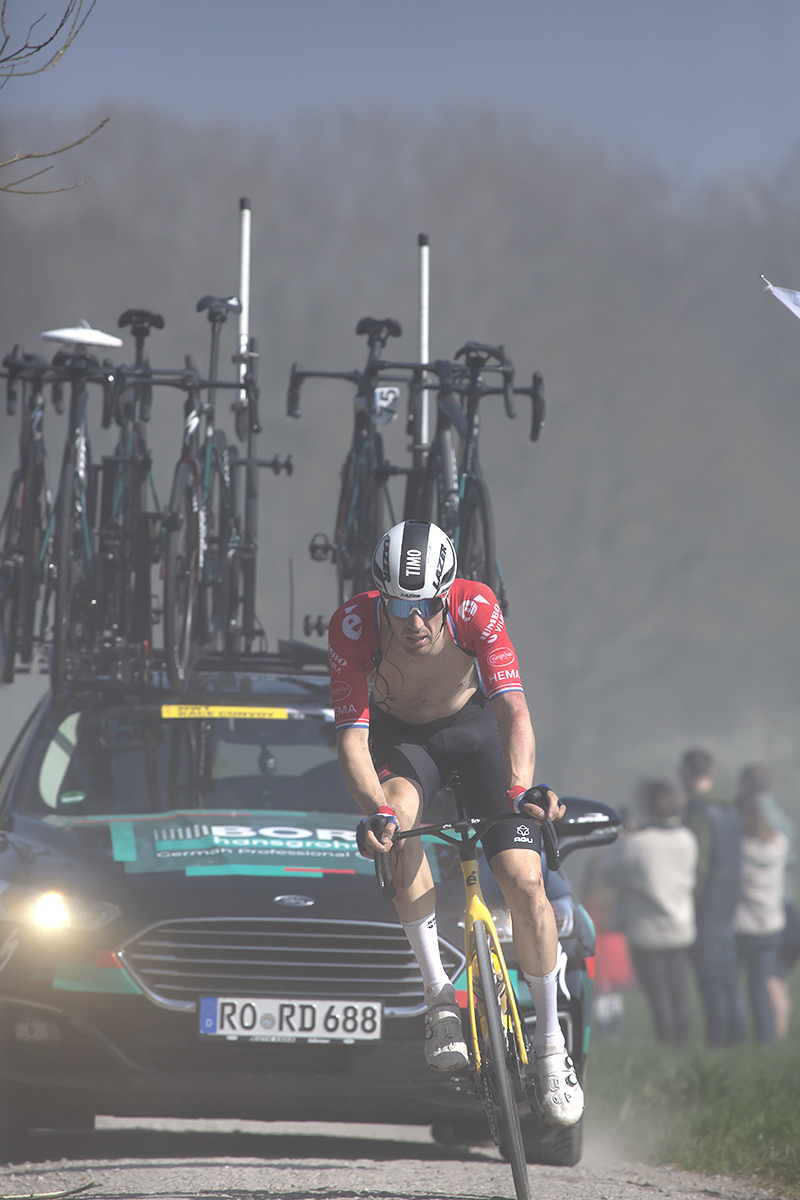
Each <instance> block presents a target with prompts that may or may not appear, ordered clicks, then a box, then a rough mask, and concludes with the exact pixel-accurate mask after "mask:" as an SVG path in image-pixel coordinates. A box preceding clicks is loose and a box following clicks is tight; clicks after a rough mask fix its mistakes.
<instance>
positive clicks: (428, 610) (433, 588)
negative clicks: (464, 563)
mask: <svg viewBox="0 0 800 1200" xmlns="http://www.w3.org/2000/svg"><path fill="white" fill-rule="evenodd" d="M455 575H456V552H455V547H454V546H453V543H452V542H451V541H450V538H449V537H448V536H447V534H446V533H445V532H444V530H443V529H440V528H439V526H438V525H433V524H432V523H431V522H429V521H401V522H400V524H399V525H395V526H393V527H392V528H391V529H390V530H389V532H388V533H385V534H384V535H383V537H382V538H381V540H380V541H379V542H378V544H377V546H376V547H375V553H374V555H373V557H372V577H373V579H374V580H375V586H376V588H377V589H378V591H379V592H380V594H381V596H382V598H383V600H384V602H385V603H386V605H387V607H388V609H389V611H390V612H391V613H393V614H394V615H395V616H398V617H407V616H410V614H411V613H412V612H413V610H414V609H417V610H418V611H419V613H420V615H421V616H422V617H427V616H430V615H431V614H433V613H435V612H440V611H441V609H442V608H443V607H444V599H445V597H446V596H447V593H448V592H449V591H450V587H451V585H452V582H453V580H454V579H455Z"/></svg>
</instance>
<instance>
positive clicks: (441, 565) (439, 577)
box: [433, 542, 447, 591]
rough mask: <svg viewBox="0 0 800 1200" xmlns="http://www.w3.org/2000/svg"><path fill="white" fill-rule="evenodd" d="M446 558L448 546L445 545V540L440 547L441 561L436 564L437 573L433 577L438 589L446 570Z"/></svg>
mask: <svg viewBox="0 0 800 1200" xmlns="http://www.w3.org/2000/svg"><path fill="white" fill-rule="evenodd" d="M446 558H447V547H446V546H445V544H444V542H442V544H441V546H440V547H439V561H438V562H437V564H436V573H435V575H434V578H433V586H434V587H435V588H436V590H437V591H438V590H439V584H440V583H441V582H442V572H443V571H444V563H445V559H446Z"/></svg>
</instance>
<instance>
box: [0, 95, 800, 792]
mask: <svg viewBox="0 0 800 1200" xmlns="http://www.w3.org/2000/svg"><path fill="white" fill-rule="evenodd" d="M102 115H105V110H104V113H103V114H102ZM87 119H88V120H90V121H91V119H92V114H88V118H87ZM60 135H61V137H60V142H59V143H58V144H61V143H66V142H67V141H69V140H70V131H69V130H68V129H66V128H64V129H63V131H62V130H60V129H59V128H58V123H57V122H53V121H52V120H48V122H47V137H48V139H49V140H53V138H55V139H56V140H58V139H59V136H60ZM37 136H38V137H39V139H41V136H42V125H41V123H37V122H36V121H35V120H32V119H31V120H29V121H27V122H21V121H18V122H16V123H15V124H13V125H10V124H9V123H8V122H6V124H5V125H0V157H2V158H7V157H10V156H11V155H12V154H13V153H14V148H15V147H16V146H17V145H19V144H21V145H30V144H33V143H34V141H35V140H36V138H37ZM54 144H56V143H55V142H54ZM66 158H67V159H68V160H69V161H68V164H65V166H64V168H61V167H60V165H59V167H57V168H56V170H54V172H53V173H52V175H51V177H50V178H53V177H55V176H56V175H57V172H58V170H59V169H66V167H67V166H68V168H69V172H70V174H71V176H72V177H73V178H74V176H75V173H76V172H78V173H79V177H81V178H82V177H83V176H88V177H89V182H88V183H87V184H86V185H84V187H82V188H80V189H78V190H77V191H76V192H70V193H65V194H59V195H53V196H41V197H26V198H22V197H10V196H5V197H2V203H1V204H0V245H2V271H1V272H0V348H2V351H3V353H6V352H7V351H8V350H9V349H10V348H11V346H12V345H13V344H14V343H15V342H20V343H22V344H23V346H24V347H25V349H28V350H40V351H44V350H45V349H46V348H45V347H44V345H43V344H41V343H39V341H38V334H39V332H40V331H41V330H43V329H48V328H53V327H54V326H60V325H66V324H72V323H75V322H77V321H78V320H79V319H80V318H81V317H85V318H86V319H87V320H88V321H89V322H90V323H91V324H93V325H97V326H99V327H100V328H103V329H105V330H106V331H108V332H112V331H114V329H115V327H116V318H117V316H118V314H119V313H121V312H122V310H123V309H125V308H128V307H132V306H144V307H150V308H155V309H157V310H158V311H160V312H161V313H163V315H164V317H165V319H166V328H165V330H164V332H163V333H161V334H154V335H153V337H152V338H151V344H150V347H149V349H150V354H151V359H152V361H153V363H154V364H158V365H161V366H177V365H180V363H181V362H182V360H183V356H184V354H186V353H192V354H194V355H195V356H196V357H197V359H198V361H199V362H200V363H201V364H203V363H205V361H206V355H207V326H206V325H205V322H204V321H203V319H202V318H201V317H200V316H198V315H197V314H196V313H195V311H194V306H195V302H196V300H197V299H198V298H199V297H200V296H201V295H203V294H205V293H208V292H212V293H215V294H219V295H227V294H231V293H233V292H235V291H236V288H237V283H238V263H237V255H238V200H239V197H240V196H249V197H250V198H251V200H252V205H253V294H252V319H251V328H252V332H253V334H255V335H257V336H258V337H259V340H260V347H261V384H262V417H263V424H264V430H265V432H264V435H263V437H262V439H261V442H260V450H261V451H263V454H264V456H271V455H272V454H273V453H275V452H276V451H278V452H280V453H281V454H285V453H287V452H292V453H293V454H294V456H295V460H296V471H295V474H294V476H293V477H292V478H291V479H287V478H285V477H281V478H280V479H274V478H273V476H272V475H271V474H265V475H264V476H263V477H262V488H261V518H260V521H261V528H260V543H261V548H260V585H261V604H260V611H261V615H262V619H263V621H264V623H265V625H266V627H267V631H268V634H269V636H270V641H271V644H272V645H273V646H274V645H275V641H276V639H277V637H285V636H287V635H288V633H289V632H290V622H291V617H290V612H289V583H288V578H289V571H288V560H289V558H290V557H292V559H293V562H294V575H295V592H296V603H295V611H294V633H295V636H298V634H301V629H302V616H303V614H304V613H310V614H312V615H314V616H316V614H317V613H324V614H325V615H326V616H327V615H328V614H329V612H330V610H331V609H332V608H333V607H334V605H335V580H334V572H333V568H332V567H330V566H329V565H324V564H323V565H318V564H313V563H311V562H310V560H309V558H308V554H307V550H306V546H307V543H308V541H309V539H310V537H311V535H312V534H313V533H314V532H316V531H317V530H322V531H324V532H327V533H329V534H330V533H331V532H332V528H331V525H332V510H333V507H334V504H335V500H336V496H337V490H338V472H339V467H340V464H341V460H342V458H343V457H344V453H345V450H346V447H347V444H348V441H349V428H350V414H351V408H350V395H349V392H348V390H347V388H346V387H339V386H337V385H333V384H326V385H323V384H320V385H318V386H317V388H316V390H312V388H311V387H310V386H309V388H308V391H307V393H304V397H303V406H304V411H303V416H302V419H301V420H300V421H298V422H292V421H290V420H289V419H288V418H287V417H286V416H285V404H284V396H285V387H286V380H287V377H288V373H289V367H290V364H291V363H292V361H293V360H295V359H296V360H299V361H300V362H301V363H302V364H303V365H306V366H326V367H333V368H343V369H348V368H351V367H353V366H355V365H360V364H361V363H362V361H363V357H364V351H363V347H362V345H361V344H360V343H359V342H358V341H357V340H356V339H355V337H354V334H353V330H354V328H355V325H356V322H357V320H358V318H359V317H362V316H364V315H367V314H370V315H374V316H387V315H388V316H393V317H397V318H398V319H399V320H400V321H401V322H402V324H403V327H404V330H405V336H404V338H403V339H402V341H401V342H400V343H398V344H397V349H398V352H399V353H402V354H403V355H404V356H407V357H414V356H415V353H416V339H417V332H416V235H417V233H419V232H421V231H424V232H426V233H428V234H429V235H430V238H431V248H432V336H431V344H432V353H433V356H434V357H444V356H448V355H451V354H452V353H453V352H454V351H455V350H456V348H457V347H458V346H459V345H460V344H461V343H462V342H463V341H465V340H467V339H476V340H480V341H489V342H491V341H501V342H504V343H505V344H506V346H507V348H508V349H509V351H510V353H511V356H512V358H513V360H514V362H515V363H516V365H517V369H518V373H519V377H520V381H521V382H529V376H530V372H531V371H532V370H533V369H536V370H541V371H542V372H543V373H544V377H545V386H546V393H547V402H548V416H547V425H546V428H545V431H544V434H543V437H542V440H541V442H540V443H539V444H538V445H536V446H533V445H531V443H530V442H529V441H528V440H527V435H528V421H529V413H528V411H527V409H523V407H522V405H520V413H519V416H518V418H517V421H516V422H515V423H512V422H509V421H507V420H506V418H505V416H504V414H503V412H502V406H501V404H499V403H497V404H495V403H493V402H492V401H487V402H486V405H485V411H484V418H483V434H484V447H483V457H484V466H485V469H486V472H487V476H488V479H489V482H490V485H491V489H492V496H493V500H494V508H495V518H496V523H497V526H498V544H499V555H500V562H501V566H502V568H503V572H504V574H505V576H506V580H507V584H508V589H509V596H510V600H511V610H510V615H509V626H510V629H511V633H512V636H513V638H514V641H515V643H516V645H517V648H518V650H519V653H520V656H521V659H522V663H523V670H524V677H525V681H526V685H527V691H528V695H529V702H530V706H531V710H532V713H533V717H534V725H535V728H536V731H537V736H538V740H539V764H540V765H539V771H538V774H539V777H540V778H546V779H547V780H549V781H551V782H552V783H553V785H554V786H556V787H557V788H559V789H560V790H562V791H564V792H565V793H566V792H571V793H573V794H576V793H577V794H581V793H582V794H587V795H593V796H596V797H598V798H603V799H606V800H609V801H612V802H618V803H624V802H627V800H628V798H629V795H630V792H631V788H632V786H633V783H634V781H635V779H636V777H637V775H638V774H640V773H642V772H647V773H653V772H656V773H670V772H671V771H672V770H673V768H674V765H675V762H676V759H677V756H678V753H679V752H680V751H681V750H682V749H684V748H685V746H686V745H688V744H697V743H699V744H704V745H708V746H709V747H710V748H711V749H712V750H713V751H714V752H715V754H716V755H717V757H718V759H719V762H720V775H721V780H722V781H723V782H726V781H732V779H733V776H734V773H735V772H736V771H737V770H738V768H739V766H740V765H741V764H742V763H743V762H745V761H749V760H752V759H754V758H763V759H765V760H766V761H768V762H770V764H771V765H772V766H773V767H774V768H775V770H776V773H777V776H778V780H779V783H780V786H781V791H782V795H783V798H784V799H785V800H786V801H787V802H789V803H790V804H791V803H793V802H794V797H795V794H796V793H797V792H798V791H800V787H799V786H798V785H800V750H799V749H798V746H797V737H796V728H797V725H798V718H800V685H799V682H798V681H799V680H800V671H799V668H800V646H798V639H797V636H796V626H797V614H798V608H800V578H799V575H800V567H799V565H798V564H800V553H799V551H800V544H799V543H800V522H798V500H799V498H800V472H798V467H797V459H798V455H797V445H798V440H800V323H798V322H797V321H796V320H795V319H794V318H793V317H792V316H791V314H789V313H788V312H787V311H786V310H784V309H783V308H781V306H780V305H779V304H778V303H777V301H775V300H774V298H772V297H770V296H767V295H764V293H763V291H762V286H761V283H760V280H759V276H760V274H761V273H762V272H763V273H764V274H765V275H767V276H768V277H769V278H770V279H771V280H772V281H773V282H774V283H777V284H780V285H783V286H789V287H792V286H800V149H798V151H797V153H795V154H794V155H793V156H792V157H791V158H790V159H789V161H787V163H786V164H785V167H784V169H783V171H782V172H780V173H779V174H778V175H776V176H774V177H772V178H770V179H760V180H756V179H747V178H728V179H723V180H720V181H717V182H716V183H715V184H713V185H709V186H707V187H706V188H705V189H704V190H703V191H702V192H693V193H691V194H689V193H688V192H686V191H685V190H684V189H682V188H681V186H680V181H678V180H672V179H670V178H667V177H665V176H663V175H661V174H659V173H658V172H657V171H656V170H655V169H654V168H653V167H652V166H651V165H650V164H648V163H647V162H646V161H643V160H641V159H637V158H635V157H633V156H630V155H624V154H621V153H619V154H611V153H609V152H608V151H606V150H605V149H603V148H602V147H601V146H600V145H598V144H595V143H593V142H592V141H590V140H588V139H586V138H584V137H581V136H578V135H576V134H575V133H573V132H571V131H569V130H566V129H564V128H561V127H559V126H557V125H555V124H554V123H535V122H532V121H530V120H527V119H526V120H522V119H519V120H516V121H509V120H507V119H500V118H499V117H496V116H493V115H491V114H490V113H487V112H481V111H464V110H462V109H458V110H456V109H454V110H451V111H448V112H444V113H441V114H439V115H438V116H436V117H432V118H431V119H430V120H428V121H422V120H420V119H418V118H413V119H412V118H410V117H407V116H403V115H402V114H397V113H393V112H390V111H385V112H377V113H371V114H369V115H367V116H363V115H358V114H355V113H352V112H349V113H348V112H345V113H339V114H327V115H323V114H318V115H313V114H312V115H308V116H305V117H298V118H297V119H295V120H293V121H291V122H288V123H286V124H283V125H281V126H280V127H267V126H265V127H263V128H258V127H255V126H254V127H253V128H252V129H251V130H249V131H246V132H242V131H241V130H238V131H237V130H235V129H234V128H233V127H230V126H227V125H225V124H224V123H220V124H219V125H216V126H207V125H204V126H199V125H190V124H185V123H181V122H178V121H176V120H172V119H169V118H167V117H164V116H159V115H156V114H154V113H151V112H146V111H117V112H112V121H111V124H110V125H109V126H108V127H107V128H106V129H105V130H103V132H102V133H101V134H100V135H98V136H97V137H95V138H92V139H91V141H89V142H87V143H86V144H84V145H81V146H78V147H77V148H76V149H75V150H72V151H70V154H69V155H67V156H66ZM235 332H236V331H235V328H234V327H233V326H231V327H230V329H229V330H226V337H227V343H226V345H224V347H223V349H224V352H225V353H230V354H232V353H233V352H234V350H235ZM393 348H394V347H393ZM127 357H128V360H129V361H130V359H131V358H132V353H131V349H130V347H129V348H128V356H127ZM232 369H233V368H231V370H232ZM526 404H527V402H526ZM98 409H99V404H98ZM5 420H6V436H5V437H4V438H3V439H2V443H0V447H1V448H0V455H1V456H2V457H1V458H0V462H1V463H2V466H3V467H4V474H5V475H6V477H7V475H8V471H9V470H10V468H11V465H12V463H13V461H14V456H15V452H16V436H15V435H16V428H15V426H14V425H13V423H12V420H11V418H5ZM47 428H48V429H49V434H50V436H49V438H48V444H49V446H50V453H51V459H52V472H53V477H54V479H55V478H57V472H58V458H59V453H60V443H61V431H62V428H63V420H62V419H61V418H58V417H57V416H56V415H55V414H54V413H53V412H52V411H51V412H49V413H48V416H47ZM228 428H229V431H230V422H228ZM179 430H180V402H179V400H178V398H177V396H175V395H170V394H166V395H163V396H161V397H158V398H157V403H156V405H155V407H154V415H153V421H152V427H151V442H152V444H153V445H154V447H155V450H156V461H157V475H156V478H157V483H158V486H159V491H160V493H161V495H162V498H166V495H167V494H168V490H169V481H170V478H171V471H172V465H173V463H174V460H175V457H176V455H177V452H178V448H179V439H180V432H179ZM230 436H232V433H230ZM405 441H406V439H405V437H404V433H403V429H402V421H400V422H397V423H396V425H395V426H394V427H393V428H392V429H391V431H390V433H389V437H388V442H389V449H390V453H391V457H392V458H393V460H394V461H396V462H399V461H402V460H403V458H404V455H405ZM110 445H111V441H110V440H109V438H108V436H107V435H104V436H103V437H98V438H97V439H96V448H95V453H96V454H98V453H101V452H102V451H103V450H104V449H107V448H109V447H110ZM396 500H397V503H398V510H397V511H398V515H399V503H400V497H399V494H396Z"/></svg>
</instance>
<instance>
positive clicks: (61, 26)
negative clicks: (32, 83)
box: [0, 0, 96, 87]
mask: <svg viewBox="0 0 800 1200" xmlns="http://www.w3.org/2000/svg"><path fill="white" fill-rule="evenodd" d="M63 2H64V4H65V7H64V11H63V13H62V15H61V19H60V20H59V21H58V23H57V25H56V27H55V29H53V30H52V32H51V33H50V34H49V35H47V36H44V34H41V35H40V34H37V32H36V29H37V26H39V25H41V23H42V21H44V20H45V17H46V16H47V14H46V13H43V14H42V16H40V17H37V19H36V20H35V21H33V22H32V23H31V25H30V26H29V27H28V32H27V34H26V35H25V39H24V41H22V42H21V43H20V44H18V45H16V46H14V45H13V43H12V35H11V33H10V32H9V29H8V5H9V0H2V4H0V35H2V44H0V79H2V83H0V87H4V86H5V84H6V83H7V82H8V80H9V79H10V78H11V77H12V76H24V75H39V74H40V73H41V72H42V71H49V70H50V68H51V67H54V66H55V65H56V63H57V62H59V61H60V59H61V58H63V56H64V54H65V53H66V52H67V50H68V49H69V47H70V46H71V45H72V43H73V42H74V40H75V38H76V37H77V36H78V34H79V33H80V31H81V29H83V26H84V25H85V24H86V21H87V20H88V18H89V14H90V13H91V11H92V9H93V8H94V6H95V3H96V0H63ZM37 38H39V39H40V40H36V39H37ZM37 56H38V57H37Z"/></svg>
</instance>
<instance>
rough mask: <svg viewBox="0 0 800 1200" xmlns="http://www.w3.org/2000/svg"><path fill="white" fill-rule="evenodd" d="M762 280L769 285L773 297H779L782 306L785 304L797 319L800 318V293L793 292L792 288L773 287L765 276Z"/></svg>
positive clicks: (768, 289)
mask: <svg viewBox="0 0 800 1200" xmlns="http://www.w3.org/2000/svg"><path fill="white" fill-rule="evenodd" d="M761 278H762V279H763V280H764V283H765V284H766V285H767V291H770V292H772V294H773V296H777V297H778V299H779V300H780V302H781V304H785V305H786V307H787V308H788V309H789V311H790V312H793V313H794V315H795V316H796V317H800V292H793V291H792V290H791V288H779V287H773V285H772V284H771V283H770V281H769V280H768V279H767V278H766V277H765V276H764V275H762V276H761Z"/></svg>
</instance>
